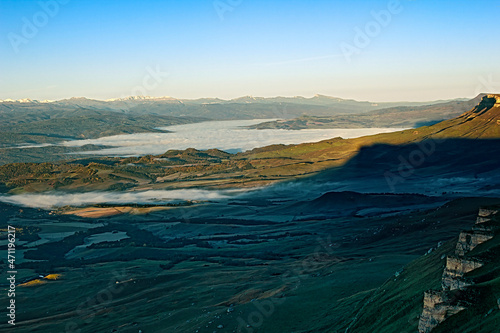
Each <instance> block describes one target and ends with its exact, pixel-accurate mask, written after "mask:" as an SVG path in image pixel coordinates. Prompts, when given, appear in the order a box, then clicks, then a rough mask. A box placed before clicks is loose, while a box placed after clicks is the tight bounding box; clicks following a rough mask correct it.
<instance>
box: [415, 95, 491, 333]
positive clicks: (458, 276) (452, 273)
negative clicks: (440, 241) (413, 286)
mask: <svg viewBox="0 0 500 333" xmlns="http://www.w3.org/2000/svg"><path fill="white" fill-rule="evenodd" d="M497 101H500V96H498V99H497ZM498 213H499V209H496V208H481V209H480V210H479V213H478V217H477V220H476V224H475V226H474V228H473V229H472V231H464V232H462V233H460V236H459V238H458V241H457V246H456V248H455V255H454V256H448V257H447V259H446V267H445V269H444V272H443V276H442V279H441V286H442V290H439V291H436V290H429V291H427V292H425V293H424V308H423V311H422V315H421V316H420V320H419V323H418V331H419V332H420V333H429V332H431V331H432V330H433V329H434V328H435V327H436V326H438V325H439V324H440V323H442V322H443V321H445V320H446V319H447V318H449V317H451V316H453V315H455V314H457V313H459V312H460V311H462V310H465V309H466V306H465V303H462V302H460V300H459V298H457V297H456V293H455V292H456V291H457V290H463V289H466V288H470V287H471V286H473V285H474V282H473V281H472V280H469V279H467V278H466V276H465V275H466V274H467V273H469V272H472V271H473V270H475V269H478V268H480V267H482V266H483V264H484V263H483V262H481V261H480V260H477V259H474V258H469V257H466V255H467V254H468V253H469V252H470V251H472V250H473V249H474V248H475V247H477V246H478V245H479V244H482V243H484V242H487V241H489V240H490V239H492V238H493V237H494V230H495V229H496V228H498V227H499V226H496V225H495V224H496V223H494V219H495V216H496V215H497V214H498Z"/></svg>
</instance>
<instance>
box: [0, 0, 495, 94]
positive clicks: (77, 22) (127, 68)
mask: <svg viewBox="0 0 500 333" xmlns="http://www.w3.org/2000/svg"><path fill="white" fill-rule="evenodd" d="M391 2H394V1H392V0H391V1H382V0H380V1H379V0H367V1H362V0H359V1H354V0H353V1H345V0H344V1H333V0H315V1H309V0H287V1H284V0H275V1H270V0H242V1H240V0H222V1H213V0H199V1H194V0H183V1H178V0H176V1H165V0H142V1H130V0H106V1H104V0H99V1H96V0H69V1H68V0H64V1H63V0H59V1H58V0H39V1H21V0H0V99H7V98H12V99H20V98H32V99H39V100H43V99H62V98H68V97H73V96H84V97H88V98H96V99H108V98H116V97H122V96H128V95H137V94H139V92H141V93H142V92H145V93H146V95H150V96H174V97H177V98H199V97H219V98H225V99H228V98H235V97H240V96H244V95H253V96H263V97H271V96H278V95H279V96H298V95H300V96H306V97H310V96H312V95H314V94H324V95H331V96H336V97H341V98H353V99H357V100H370V101H402V100H407V101H424V100H435V99H448V98H457V97H473V96H474V95H475V94H476V93H477V92H479V91H481V92H485V91H486V92H493V91H496V92H499V91H500V63H499V59H500V43H499V39H498V35H499V34H498V33H499V32H500V26H499V25H498V17H500V3H499V2H498V0H491V1H486V0H485V1H480V0H478V1H472V0H454V1H448V0H443V1H430V0H414V1H409V0H401V1H399V6H397V7H395V8H397V9H398V10H394V12H395V13H391V14H390V17H388V16H387V15H385V16H383V17H382V19H381V20H380V22H381V23H377V22H376V20H375V18H374V16H373V12H375V13H380V12H381V11H385V12H384V13H387V11H388V10H389V9H391V8H392V7H391V5H390V3H391ZM397 2H398V1H396V3H397ZM55 3H57V4H58V5H57V6H55V5H54V4H55ZM43 7H45V9H44V8H43ZM47 8H48V9H47ZM396 12H397V13H396ZM389 13H390V12H389ZM33 27H34V28H35V29H30V28H33ZM366 29H368V31H367V30H366ZM370 29H371V30H370ZM359 31H363V34H365V33H366V32H368V33H369V36H368V41H367V40H366V38H365V39H363V38H362V37H359ZM346 45H349V47H352V48H349V47H347V49H348V50H350V51H352V50H353V48H356V53H353V54H351V55H350V56H347V57H346V54H345V50H346ZM155 71H160V74H159V75H155V76H156V79H155V76H151V74H150V72H155ZM165 73H168V76H167V75H166V74H165Z"/></svg>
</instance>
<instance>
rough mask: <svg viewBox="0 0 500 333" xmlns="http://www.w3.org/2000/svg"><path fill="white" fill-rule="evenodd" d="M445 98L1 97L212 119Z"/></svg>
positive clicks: (8, 106) (11, 106) (55, 106)
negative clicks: (44, 98) (46, 98)
mask: <svg viewBox="0 0 500 333" xmlns="http://www.w3.org/2000/svg"><path fill="white" fill-rule="evenodd" d="M459 101H461V100H459ZM443 102H447V101H432V102H391V103H372V102H359V101H355V100H350V99H341V98H336V97H329V96H323V95H316V96H314V97H312V98H304V97H273V98H263V97H252V96H244V97H240V98H236V99H231V100H222V99H218V98H201V99H193V100H189V99H177V98H173V97H168V96H164V97H150V96H129V97H124V98H115V99H109V100H106V101H101V100H95V99H88V98H85V97H73V98H69V99H63V100H59V101H49V100H43V101H37V100H32V99H29V98H27V99H20V100H12V99H6V100H0V112H2V111H9V110H16V111H19V110H20V109H23V110H26V109H30V110H33V111H42V110H43V111H53V112H55V111H61V110H67V109H91V110H101V111H115V112H123V113H136V114H158V115H168V116H176V117H185V116H189V117H204V118H210V119H266V118H267V119H269V118H279V119H291V118H295V117H299V116H302V115H309V116H331V115H337V114H353V113H364V112H369V111H373V110H379V109H383V108H390V107H400V106H422V105H433V104H439V103H443ZM0 120H1V118H0Z"/></svg>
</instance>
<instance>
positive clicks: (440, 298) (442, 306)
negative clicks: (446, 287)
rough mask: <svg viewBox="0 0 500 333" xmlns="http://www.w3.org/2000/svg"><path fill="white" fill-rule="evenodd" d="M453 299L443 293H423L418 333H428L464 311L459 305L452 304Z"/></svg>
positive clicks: (430, 291)
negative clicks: (422, 308) (422, 307)
mask: <svg viewBox="0 0 500 333" xmlns="http://www.w3.org/2000/svg"><path fill="white" fill-rule="evenodd" d="M453 303H455V302H454V299H453V298H451V297H450V295H449V294H448V293H447V292H445V291H435V290H429V291H427V292H425V293H424V310H423V311H422V315H421V316H420V321H419V323H418V331H419V332H422V333H428V332H430V331H432V329H433V328H434V327H436V326H437V325H439V324H440V323H442V322H443V321H445V320H446V318H449V317H451V316H453V315H454V314H457V313H459V312H460V311H462V310H465V309H466V308H465V306H463V305H461V304H453Z"/></svg>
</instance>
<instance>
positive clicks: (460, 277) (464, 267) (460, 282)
mask: <svg viewBox="0 0 500 333" xmlns="http://www.w3.org/2000/svg"><path fill="white" fill-rule="evenodd" d="M481 266H483V263H481V262H479V261H475V260H468V259H464V258H460V257H450V256H448V257H447V258H446V267H445V269H444V272H443V278H442V281H441V286H442V288H443V290H456V289H463V288H465V287H468V286H470V285H472V282H471V281H468V280H467V279H466V278H465V277H464V276H465V274H467V273H469V272H472V271H473V270H475V269H477V268H479V267H481Z"/></svg>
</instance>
